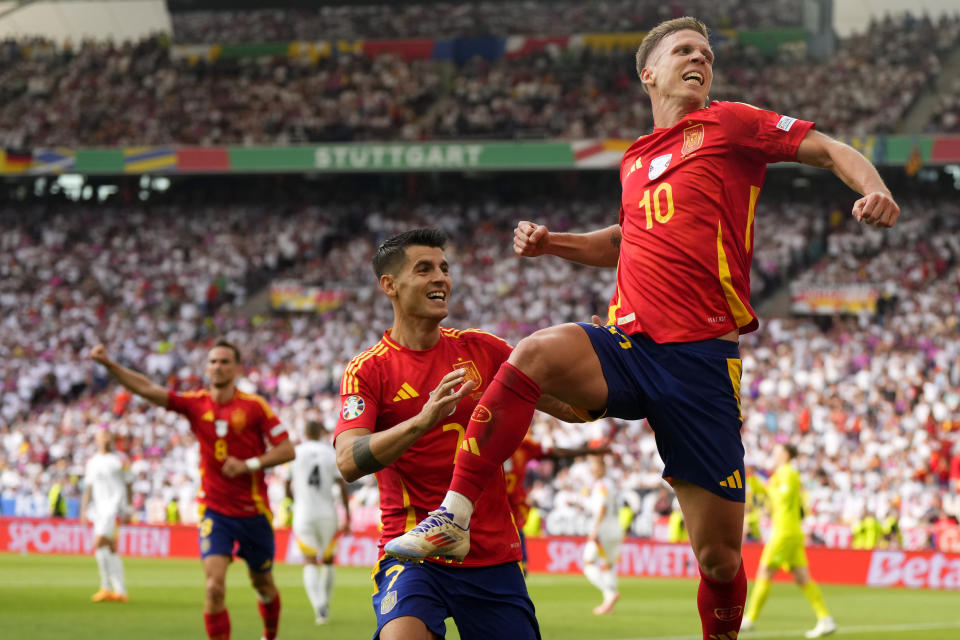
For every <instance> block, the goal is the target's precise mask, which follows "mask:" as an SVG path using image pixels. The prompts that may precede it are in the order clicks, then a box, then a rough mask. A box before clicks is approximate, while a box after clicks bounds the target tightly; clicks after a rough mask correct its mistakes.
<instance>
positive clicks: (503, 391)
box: [450, 362, 541, 503]
mask: <svg viewBox="0 0 960 640" xmlns="http://www.w3.org/2000/svg"><path fill="white" fill-rule="evenodd" d="M540 395H541V391H540V386H539V385H537V383H536V382H534V381H533V380H531V379H530V378H529V377H528V376H527V374H525V373H524V372H523V371H520V369H517V368H516V367H515V366H513V365H512V364H510V363H509V362H504V363H503V364H502V365H500V370H499V371H497V375H496V376H494V378H493V380H491V381H490V386H488V387H487V390H486V391H484V392H483V396H482V397H481V398H480V402H479V403H477V406H476V408H475V409H474V410H473V415H472V416H470V424H468V425H467V432H466V433H465V434H464V438H463V439H464V448H463V449H461V450H460V451H459V453H458V455H457V465H456V466H455V467H454V469H453V480H452V481H451V482H450V490H451V491H456V492H457V493H462V494H463V495H465V496H466V497H467V498H469V499H470V500H471V501H472V502H474V503H476V502H477V499H478V498H479V497H480V494H481V493H483V489H484V487H486V486H487V484H489V482H490V478H491V477H493V476H494V475H495V474H496V473H497V469H498V468H499V467H500V465H502V464H503V462H504V460H506V459H507V458H509V457H510V456H511V455H513V452H514V451H516V450H517V447H519V446H520V443H521V442H523V437H524V436H525V435H526V434H527V429H528V428H529V427H530V420H531V419H532V418H533V411H534V407H536V404H537V400H539V399H540ZM468 447H469V448H468ZM471 454H477V455H471Z"/></svg>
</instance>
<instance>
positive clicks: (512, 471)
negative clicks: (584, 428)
mask: <svg viewBox="0 0 960 640" xmlns="http://www.w3.org/2000/svg"><path fill="white" fill-rule="evenodd" d="M548 454H549V452H548V451H545V450H544V448H543V447H542V446H541V445H540V444H539V443H536V442H534V441H533V440H531V439H529V438H524V440H523V442H521V443H520V446H519V447H518V448H517V450H516V451H514V452H513V455H512V456H510V457H509V458H508V459H507V461H506V462H504V463H503V473H504V478H505V480H506V481H507V498H508V499H509V500H510V509H511V510H513V519H514V520H515V521H516V522H517V528H518V529H522V528H523V525H524V524H526V522H527V514H528V513H529V512H530V507H529V506H527V489H526V487H524V484H523V483H524V480H525V479H526V477H527V463H528V462H530V461H531V460H542V459H543V458H545V457H547V455H548Z"/></svg>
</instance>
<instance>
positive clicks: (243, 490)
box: [90, 340, 294, 640]
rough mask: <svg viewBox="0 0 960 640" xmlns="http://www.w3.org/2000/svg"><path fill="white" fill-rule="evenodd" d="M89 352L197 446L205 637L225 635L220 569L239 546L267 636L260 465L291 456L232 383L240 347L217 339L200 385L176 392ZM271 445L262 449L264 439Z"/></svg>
mask: <svg viewBox="0 0 960 640" xmlns="http://www.w3.org/2000/svg"><path fill="white" fill-rule="evenodd" d="M90 357H91V358H92V359H93V360H95V361H97V362H99V363H100V364H102V365H103V366H104V367H106V368H107V371H109V372H110V375H112V376H113V377H114V378H116V379H117V381H118V382H119V383H120V384H122V385H123V386H124V387H126V388H127V389H129V390H130V391H132V392H133V393H135V394H137V395H138V396H141V397H142V398H144V399H146V400H149V401H150V402H152V403H153V404H155V405H157V406H160V407H163V408H165V409H170V410H171V411H176V412H177V413H181V414H183V415H184V416H186V417H187V419H188V420H189V421H190V429H191V430H192V431H193V433H194V434H195V435H196V436H197V440H198V441H199V443H200V476H201V478H202V480H201V492H200V495H199V500H198V501H199V503H200V505H201V509H202V517H201V520H200V555H201V557H202V558H203V572H204V574H205V575H206V591H205V599H204V604H203V620H204V624H205V626H206V630H207V635H208V636H209V637H210V638H211V639H213V640H229V638H230V617H229V615H228V614H227V608H226V604H225V599H226V588H227V586H226V579H227V567H229V566H230V563H231V562H232V561H233V549H234V546H235V545H239V552H238V555H240V556H241V557H242V558H243V559H244V560H245V561H246V563H247V568H248V569H249V573H250V582H251V583H252V585H253V588H254V589H255V590H256V592H257V598H258V599H259V602H258V603H257V604H258V606H259V609H260V617H261V618H263V628H264V630H263V636H264V638H265V639H266V640H273V638H276V636H277V625H278V623H279V621H280V593H279V592H278V591H277V587H276V585H275V584H274V581H273V554H274V540H273V525H272V524H271V520H272V516H271V514H270V509H269V507H268V506H267V485H266V483H265V482H264V478H263V469H265V468H267V467H272V466H275V465H278V464H283V463H284V462H288V461H289V460H293V458H294V449H293V444H292V443H291V442H290V439H289V438H288V436H287V430H286V428H285V427H284V426H283V425H282V424H280V421H279V420H278V419H277V417H276V416H275V415H274V414H273V411H271V409H270V407H269V406H268V405H267V403H266V402H265V401H264V400H263V398H261V397H260V396H258V395H255V394H251V393H243V392H242V391H240V390H239V389H237V388H236V380H237V377H239V375H240V372H241V364H240V350H239V349H238V348H237V347H236V346H235V345H233V344H232V343H230V342H227V341H226V340H219V341H217V343H216V344H214V346H213V348H212V349H210V352H209V353H208V354H207V366H206V375H207V380H208V381H209V386H208V388H207V389H204V390H202V391H194V392H187V393H176V392H174V391H172V390H169V391H168V390H167V389H164V388H163V387H161V386H159V385H157V384H156V383H154V382H153V381H152V380H150V378H148V377H146V376H145V375H143V374H142V373H139V372H137V371H133V370H132V369H127V368H126V367H123V366H121V365H120V364H118V363H117V362H115V361H114V360H112V359H111V358H110V357H109V356H108V355H107V350H106V348H105V347H104V346H103V345H102V344H101V345H97V346H95V347H94V348H93V349H92V350H91V351H90ZM265 440H266V441H268V442H269V443H270V444H271V448H270V449H269V450H268V449H266V447H265V445H264V441H265Z"/></svg>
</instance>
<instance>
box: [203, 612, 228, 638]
mask: <svg viewBox="0 0 960 640" xmlns="http://www.w3.org/2000/svg"><path fill="white" fill-rule="evenodd" d="M203 626H204V627H206V628H207V637H208V638H210V640H230V614H228V613H227V610H226V609H224V610H223V611H221V612H220V613H205V614H203Z"/></svg>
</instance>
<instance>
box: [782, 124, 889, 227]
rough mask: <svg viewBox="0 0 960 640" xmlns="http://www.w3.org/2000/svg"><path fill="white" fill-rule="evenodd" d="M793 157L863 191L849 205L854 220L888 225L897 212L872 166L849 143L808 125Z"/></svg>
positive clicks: (881, 180) (857, 190)
mask: <svg viewBox="0 0 960 640" xmlns="http://www.w3.org/2000/svg"><path fill="white" fill-rule="evenodd" d="M797 160H798V161H799V162H802V163H803V164H808V165H810V166H812V167H819V168H821V169H829V170H830V171H832V172H833V173H834V174H835V175H836V176H837V177H838V178H840V179H841V180H843V181H844V182H845V183H846V185H847V186H848V187H850V188H851V189H853V190H854V191H856V192H858V193H860V194H861V195H863V197H862V198H860V199H859V200H857V201H856V202H855V203H854V205H853V212H852V213H853V217H855V218H856V219H857V222H866V223H868V224H873V225H876V226H878V227H892V226H893V224H894V223H895V222H896V221H897V218H898V217H899V216H900V207H899V206H897V203H896V202H895V201H894V200H893V195H891V193H890V190H889V189H887V185H885V184H884V183H883V179H882V178H881V177H880V174H879V173H877V169H876V167H874V166H873V164H872V163H871V162H870V161H869V160H867V159H866V158H865V157H864V156H863V154H861V153H860V152H859V151H857V150H856V149H854V148H853V147H851V146H850V145H848V144H844V143H842V142H840V141H839V140H834V139H833V138H831V137H830V136H827V135H824V134H822V133H820V132H819V131H816V130H814V129H811V130H810V131H808V132H807V135H806V136H804V138H803V141H801V142H800V148H799V149H797Z"/></svg>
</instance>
